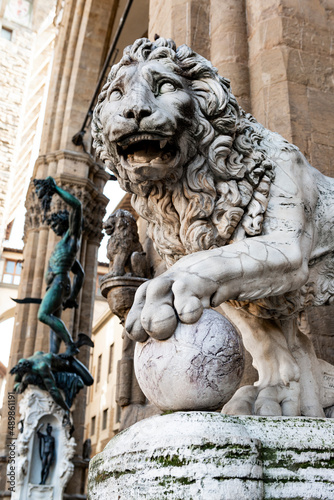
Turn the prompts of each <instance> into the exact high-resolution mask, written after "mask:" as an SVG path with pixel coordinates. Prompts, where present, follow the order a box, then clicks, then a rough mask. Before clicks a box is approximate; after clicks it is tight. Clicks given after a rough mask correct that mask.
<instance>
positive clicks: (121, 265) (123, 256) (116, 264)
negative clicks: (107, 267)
mask: <svg viewBox="0 0 334 500" xmlns="http://www.w3.org/2000/svg"><path fill="white" fill-rule="evenodd" d="M127 258H128V255H127V252H122V253H118V254H116V255H114V258H113V266H112V274H113V276H124V275H125V274H126V273H125V264H126V261H127Z"/></svg>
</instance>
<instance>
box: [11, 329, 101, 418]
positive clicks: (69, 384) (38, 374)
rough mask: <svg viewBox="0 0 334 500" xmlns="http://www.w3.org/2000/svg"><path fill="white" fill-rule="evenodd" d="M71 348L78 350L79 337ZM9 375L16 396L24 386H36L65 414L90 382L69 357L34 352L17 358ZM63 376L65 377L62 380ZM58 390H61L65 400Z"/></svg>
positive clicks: (84, 369) (91, 379) (90, 378)
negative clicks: (46, 393) (11, 377)
mask: <svg viewBox="0 0 334 500" xmlns="http://www.w3.org/2000/svg"><path fill="white" fill-rule="evenodd" d="M75 346H79V347H80V338H79V340H78V341H77V342H76V343H75ZM10 373H11V374H12V375H14V374H15V382H16V384H15V386H14V390H15V391H16V392H17V393H19V394H22V393H23V392H24V391H25V390H26V388H27V387H28V385H37V386H38V387H39V388H40V389H42V390H44V391H47V392H48V393H49V394H50V396H51V397H52V399H53V400H54V401H55V402H56V403H57V404H58V405H59V406H61V408H63V409H64V410H65V411H66V412H69V411H70V406H71V404H72V402H73V399H74V397H75V396H76V394H77V393H78V392H79V390H80V389H82V388H83V386H84V384H85V385H88V386H89V385H92V384H93V382H94V379H93V377H92V376H91V374H90V373H89V371H88V369H87V368H86V367H85V366H84V365H83V364H82V363H81V362H80V361H79V360H77V359H75V358H74V357H73V356H66V357H65V356H64V355H62V354H53V353H51V352H48V353H44V352H42V351H37V352H35V354H33V356H30V358H27V359H25V358H22V359H20V361H19V362H18V363H17V365H15V366H14V367H13V368H12V369H11V371H10ZM65 374H66V375H67V377H65V380H64V375H65ZM60 389H61V390H63V391H64V393H65V398H66V401H65V399H64V398H63V396H62V393H61V392H60Z"/></svg>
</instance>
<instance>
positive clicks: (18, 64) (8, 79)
mask: <svg viewBox="0 0 334 500" xmlns="http://www.w3.org/2000/svg"><path fill="white" fill-rule="evenodd" d="M2 25H3V26H7V25H6V23H5V21H4V20H2ZM33 40H34V33H33V32H32V31H31V30H29V29H26V28H22V27H20V28H17V29H14V30H13V32H12V40H10V41H9V40H6V39H5V38H2V37H0V53H1V58H0V87H1V100H0V242H1V240H2V238H3V235H4V231H5V227H4V226H5V225H6V221H4V219H3V218H4V210H5V201H6V195H7V191H8V188H9V180H10V173H11V168H12V165H13V162H14V160H15V152H16V151H17V147H18V138H19V133H20V119H21V117H22V107H23V102H24V97H25V90H26V86H27V80H28V75H29V68H30V59H31V55H32V44H33Z"/></svg>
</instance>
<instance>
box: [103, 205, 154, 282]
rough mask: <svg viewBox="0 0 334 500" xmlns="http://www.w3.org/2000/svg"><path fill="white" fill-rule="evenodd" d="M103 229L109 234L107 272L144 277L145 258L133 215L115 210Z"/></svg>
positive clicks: (125, 211)
mask: <svg viewBox="0 0 334 500" xmlns="http://www.w3.org/2000/svg"><path fill="white" fill-rule="evenodd" d="M103 229H104V230H105V231H106V233H107V234H108V236H111V237H110V238H109V241H108V244H107V257H108V259H109V261H110V264H109V273H111V274H112V275H114V276H124V275H125V274H127V275H136V276H143V277H145V273H146V259H145V256H144V253H143V247H142V246H141V244H140V242H139V237H138V233H137V224H136V220H135V218H134V217H133V215H132V214H131V213H130V212H128V211H127V210H122V209H119V210H116V212H115V213H114V214H112V215H110V216H109V217H108V219H107V220H106V221H105V222H104V223H103ZM136 264H138V265H136Z"/></svg>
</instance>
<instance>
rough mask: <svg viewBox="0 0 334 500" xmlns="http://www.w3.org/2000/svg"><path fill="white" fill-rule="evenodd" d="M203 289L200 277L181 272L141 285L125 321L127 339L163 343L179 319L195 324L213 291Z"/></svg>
mask: <svg viewBox="0 0 334 500" xmlns="http://www.w3.org/2000/svg"><path fill="white" fill-rule="evenodd" d="M206 288H207V285H206V283H204V280H203V279H202V278H199V277H198V276H195V275H192V274H191V273H184V272H177V273H165V274H163V275H161V276H159V277H157V278H154V279H153V280H151V281H149V282H146V283H144V284H143V285H141V286H140V287H139V289H138V290H137V293H136V296H135V301H134V303H133V306H132V308H131V310H130V312H129V314H128V317H127V320H126V324H125V328H126V331H127V333H128V335H129V337H130V338H131V339H132V340H136V341H137V342H145V340H147V338H148V335H150V336H151V337H153V338H155V339H157V340H165V339H168V338H169V337H171V336H172V335H173V333H174V331H175V329H176V327H177V323H178V321H179V320H180V321H181V322H182V323H188V324H192V323H195V322H196V321H198V320H199V319H200V317H201V315H202V312H203V309H204V308H205V307H209V305H210V296H211V294H212V293H213V292H214V291H215V290H214V289H212V290H211V288H212V287H211V288H210V289H209V291H208V292H207V290H206ZM203 291H204V293H203ZM206 292H207V293H206Z"/></svg>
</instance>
